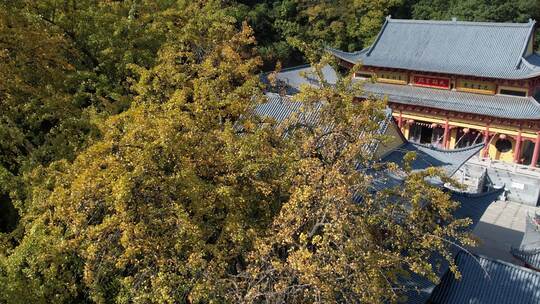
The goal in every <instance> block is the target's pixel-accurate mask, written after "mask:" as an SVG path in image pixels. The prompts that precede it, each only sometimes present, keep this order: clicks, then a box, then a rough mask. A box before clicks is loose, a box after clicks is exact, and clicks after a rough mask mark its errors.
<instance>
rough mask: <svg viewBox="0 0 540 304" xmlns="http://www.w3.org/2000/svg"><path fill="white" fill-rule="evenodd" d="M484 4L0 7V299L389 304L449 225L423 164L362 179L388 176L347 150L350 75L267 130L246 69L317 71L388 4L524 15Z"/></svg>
mask: <svg viewBox="0 0 540 304" xmlns="http://www.w3.org/2000/svg"><path fill="white" fill-rule="evenodd" d="M476 2H478V3H480V0H478V1H475V2H474V3H476ZM503 2H504V1H484V2H482V3H483V4H482V5H484V6H482V7H487V8H489V9H468V8H471V7H474V8H476V7H477V6H478V5H480V4H474V3H473V2H471V1H455V2H452V4H451V5H449V4H445V3H443V2H441V3H438V2H437V3H434V4H433V5H431V6H428V5H427V4H426V3H427V2H425V1H402V0H395V1H364V0H354V1H353V0H347V1H346V0H343V1H300V0H282V1H218V0H211V1H208V0H206V1H203V0H200V1H188V0H159V1H146V0H130V1H108V0H97V1H96V0H92V1H89V0H88V1H87V0H83V1H74V0H72V1H71V0H62V1H60V0H44V1H26V0H18V1H5V0H1V1H0V72H1V76H2V77H0V109H1V110H0V286H2V292H0V303H73V302H76V303H79V302H88V303H93V302H96V303H156V302H157V303H239V302H240V303H282V302H287V303H305V302H318V303H328V302H340V303H342V302H351V303H357V302H359V301H361V302H364V303H366V302H367V303H377V302H384V301H389V302H397V301H398V300H400V299H402V296H403V292H404V290H403V288H404V287H403V286H401V285H400V279H401V278H403V277H406V276H408V275H410V274H411V273H416V274H419V275H422V276H425V277H427V278H429V279H432V280H436V277H435V275H434V272H433V269H431V266H430V264H429V263H428V262H427V261H428V257H430V256H431V255H432V254H433V253H434V252H438V253H439V254H441V256H442V257H443V258H446V259H448V260H449V262H450V263H451V258H450V256H449V255H448V250H449V247H450V246H451V243H450V242H449V241H448V240H452V243H459V244H471V243H472V241H471V239H470V237H469V235H468V234H467V232H466V229H465V228H466V226H467V224H468V221H465V220H455V219H453V217H452V211H453V210H454V209H455V208H456V207H457V203H455V202H452V201H451V200H450V197H449V195H448V193H445V192H443V191H442V190H441V189H438V188H434V187H432V186H430V185H429V184H427V183H426V182H425V180H426V177H428V176H440V177H441V178H443V179H444V180H445V177H444V176H442V174H441V172H439V171H437V170H436V169H430V170H427V171H424V172H414V173H413V172H401V174H403V176H404V183H403V186H402V187H398V188H392V189H387V191H378V192H377V191H375V192H374V191H373V189H372V181H373V180H372V179H373V176H372V175H370V173H369V172H371V171H373V170H375V171H377V170H379V171H380V170H395V169H396V168H395V167H394V166H389V167H388V166H385V165H383V164H379V163H377V160H376V159H374V158H373V155H372V154H371V153H369V151H366V149H365V147H366V145H367V144H369V143H372V142H373V141H384V140H386V139H385V138H384V137H382V136H380V134H378V133H377V130H378V127H379V124H380V122H381V120H382V119H384V114H383V109H384V106H385V104H384V102H383V101H380V100H366V101H365V102H362V103H360V102H357V101H355V96H357V95H358V94H359V92H360V91H361V86H358V85H356V84H353V83H351V75H350V74H349V75H347V76H345V77H343V78H342V79H340V80H339V81H338V84H337V85H335V86H333V85H332V86H330V85H323V86H322V87H320V88H304V89H303V90H302V92H301V93H300V94H299V95H298V96H296V97H295V99H296V101H297V102H300V103H301V104H302V105H303V107H304V109H305V110H306V111H311V110H314V109H315V108H317V109H319V111H321V112H320V117H321V121H319V124H317V125H310V126H297V125H295V124H294V121H293V120H290V121H286V122H284V123H282V124H277V123H276V122H273V121H268V120H264V119H263V120H261V118H260V117H257V116H255V115H253V112H252V111H251V110H252V108H253V106H254V105H256V104H258V103H261V102H264V101H265V99H264V95H263V90H262V84H261V83H260V81H259V75H260V73H261V71H264V70H269V69H273V68H274V67H275V63H276V62H283V65H284V66H288V65H292V64H297V63H304V62H308V61H313V62H311V63H313V64H314V66H315V67H319V68H320V67H321V66H323V65H325V64H333V62H332V60H331V59H329V58H326V57H325V56H321V54H322V52H321V48H322V47H323V46H325V45H331V46H334V47H338V48H341V49H344V50H349V51H353V50H358V49H361V48H363V47H364V46H366V45H368V44H369V43H370V42H371V41H372V39H373V37H374V36H375V35H376V34H377V32H378V30H379V27H380V25H381V24H382V22H383V20H384V17H385V16H386V15H387V14H389V13H392V14H397V15H398V17H399V16H412V17H419V18H420V17H425V18H439V17H440V18H447V17H448V16H450V15H454V14H457V13H456V12H463V14H461V15H458V17H463V18H466V19H471V20H495V21H522V20H523V19H524V18H528V17H529V16H533V15H530V14H532V12H534V11H533V10H531V9H530V7H532V6H530V5H532V4H533V3H530V2H526V1H521V2H516V3H515V4H505V3H503ZM302 51H307V52H308V53H302ZM353 72H354V70H353ZM320 77H321V78H322V76H320ZM323 83H324V81H323ZM411 157H412V156H411ZM454 270H455V269H454Z"/></svg>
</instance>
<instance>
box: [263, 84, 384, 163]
mask: <svg viewBox="0 0 540 304" xmlns="http://www.w3.org/2000/svg"><path fill="white" fill-rule="evenodd" d="M265 96H266V102H263V103H260V104H257V105H256V106H255V107H254V108H253V113H254V114H255V115H257V116H258V117H260V118H269V119H272V120H275V122H276V123H277V124H278V125H279V124H281V123H283V122H285V121H286V120H287V119H293V118H294V121H289V123H291V124H292V125H303V126H310V127H321V126H320V124H321V122H320V119H319V116H320V111H321V108H322V103H317V104H315V105H314V107H313V108H306V107H304V106H303V103H301V102H298V101H294V100H293V99H292V98H291V96H281V95H279V94H276V93H266V94H265ZM384 114H385V117H384V119H382V120H381V121H380V124H379V128H378V130H377V134H385V133H386V130H387V129H388V126H389V124H390V123H394V122H393V118H392V110H391V109H390V108H387V109H386V110H385V113H384ZM322 127H327V126H322ZM379 143H380V142H379V141H378V140H373V141H371V142H370V143H369V144H366V146H365V149H366V151H368V153H375V151H376V150H377V147H378V146H379Z"/></svg>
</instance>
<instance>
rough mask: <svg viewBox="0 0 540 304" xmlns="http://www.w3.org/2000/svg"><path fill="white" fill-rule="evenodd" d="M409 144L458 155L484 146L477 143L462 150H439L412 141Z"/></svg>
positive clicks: (429, 145)
mask: <svg viewBox="0 0 540 304" xmlns="http://www.w3.org/2000/svg"><path fill="white" fill-rule="evenodd" d="M409 142H410V143H411V144H413V145H415V146H420V147H424V148H428V149H431V150H434V151H438V152H445V153H459V152H463V151H469V150H473V149H477V148H479V147H483V146H484V143H479V144H475V145H470V146H468V147H463V148H456V149H441V148H439V147H436V146H433V145H431V144H421V143H416V142H413V141H409Z"/></svg>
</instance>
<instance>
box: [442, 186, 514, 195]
mask: <svg viewBox="0 0 540 304" xmlns="http://www.w3.org/2000/svg"><path fill="white" fill-rule="evenodd" d="M450 191H451V192H452V195H456V196H461V197H471V198H481V197H486V196H490V195H493V194H497V193H502V192H503V191H504V186H503V187H500V188H493V189H491V190H489V191H486V192H481V193H471V192H464V191H456V190H450Z"/></svg>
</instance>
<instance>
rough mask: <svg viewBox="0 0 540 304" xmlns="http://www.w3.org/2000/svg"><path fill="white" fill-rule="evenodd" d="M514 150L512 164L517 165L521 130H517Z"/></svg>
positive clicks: (519, 154) (519, 153)
mask: <svg viewBox="0 0 540 304" xmlns="http://www.w3.org/2000/svg"><path fill="white" fill-rule="evenodd" d="M514 150H515V151H514V163H519V157H520V156H521V130H519V132H518V135H517V137H516V146H515V148H514Z"/></svg>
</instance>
